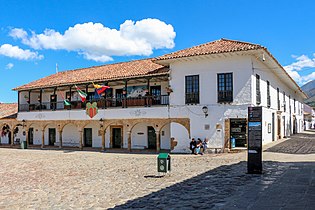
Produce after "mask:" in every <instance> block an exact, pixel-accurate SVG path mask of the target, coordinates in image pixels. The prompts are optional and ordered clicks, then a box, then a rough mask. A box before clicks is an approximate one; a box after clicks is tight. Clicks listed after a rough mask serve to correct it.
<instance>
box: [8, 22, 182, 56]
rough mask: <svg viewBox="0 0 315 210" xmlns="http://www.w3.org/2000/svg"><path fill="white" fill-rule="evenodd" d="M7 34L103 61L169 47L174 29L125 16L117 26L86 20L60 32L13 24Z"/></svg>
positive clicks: (34, 44) (31, 43)
mask: <svg viewBox="0 0 315 210" xmlns="http://www.w3.org/2000/svg"><path fill="white" fill-rule="evenodd" d="M9 35H10V36H11V37H13V38H16V39H20V40H21V41H22V43H24V44H26V45H28V46H30V47H32V48H34V49H52V50H68V51H75V52H78V53H79V54H82V55H84V58H85V59H88V60H95V61H101V62H106V61H110V60H113V59H112V56H129V55H144V56H149V55H151V54H152V53H153V50H155V49H164V48H167V49H171V48H173V47H174V46H175V44H174V39H175V36H176V33H175V32H174V28H173V26H172V25H170V24H166V23H165V22H163V21H160V20H158V19H151V18H148V19H143V20H140V21H136V22H134V21H131V20H126V21H125V22H124V23H123V24H121V25H120V28H119V30H117V29H111V28H108V27H106V26H104V25H102V24H101V23H92V22H89V23H83V24H76V25H75V26H73V27H69V28H68V29H67V30H66V31H65V32H64V33H63V34H62V33H60V32H58V31H55V30H53V29H46V30H45V31H44V32H43V33H41V34H36V33H35V32H32V31H31V33H30V34H28V33H27V32H26V31H25V30H24V29H19V28H15V29H12V30H11V32H10V34H9Z"/></svg>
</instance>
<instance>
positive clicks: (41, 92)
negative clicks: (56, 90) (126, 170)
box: [39, 89, 43, 110]
mask: <svg viewBox="0 0 315 210" xmlns="http://www.w3.org/2000/svg"><path fill="white" fill-rule="evenodd" d="M39 99H40V101H39V110H42V101H43V89H40V91H39Z"/></svg>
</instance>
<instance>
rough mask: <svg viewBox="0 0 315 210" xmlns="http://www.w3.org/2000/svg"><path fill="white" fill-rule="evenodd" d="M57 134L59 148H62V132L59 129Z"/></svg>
mask: <svg viewBox="0 0 315 210" xmlns="http://www.w3.org/2000/svg"><path fill="white" fill-rule="evenodd" d="M58 132H59V148H60V149H61V148H62V130H61V129H60V128H59V129H58Z"/></svg>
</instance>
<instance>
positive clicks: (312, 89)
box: [301, 80, 315, 98]
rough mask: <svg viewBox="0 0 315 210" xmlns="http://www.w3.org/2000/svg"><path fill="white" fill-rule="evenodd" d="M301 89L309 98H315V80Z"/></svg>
mask: <svg viewBox="0 0 315 210" xmlns="http://www.w3.org/2000/svg"><path fill="white" fill-rule="evenodd" d="M301 89H302V90H303V91H304V92H305V93H306V94H307V95H308V96H309V98H311V97H313V96H315V80H313V81H310V82H308V83H306V84H305V85H303V86H302V87H301Z"/></svg>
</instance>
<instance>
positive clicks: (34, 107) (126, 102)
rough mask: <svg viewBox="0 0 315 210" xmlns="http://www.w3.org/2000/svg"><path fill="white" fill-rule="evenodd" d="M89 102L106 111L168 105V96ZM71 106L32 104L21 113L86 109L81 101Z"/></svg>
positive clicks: (59, 103)
mask: <svg viewBox="0 0 315 210" xmlns="http://www.w3.org/2000/svg"><path fill="white" fill-rule="evenodd" d="M88 102H91V103H92V102H96V103H97V107H98V108H99V109H106V108H112V107H121V108H127V107H135V106H143V107H151V106H157V105H168V104H169V96H168V95H158V96H142V97H135V98H131V97H128V98H102V99H98V100H90V101H88ZM70 103H71V105H65V104H64V102H63V101H58V102H42V103H39V102H37V103H30V104H19V111H20V112H26V111H39V110H53V111H54V110H72V109H74V110H75V109H85V107H86V103H85V102H81V101H71V102H70Z"/></svg>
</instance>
